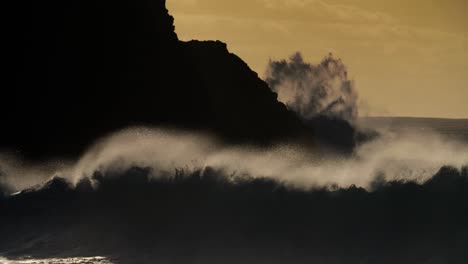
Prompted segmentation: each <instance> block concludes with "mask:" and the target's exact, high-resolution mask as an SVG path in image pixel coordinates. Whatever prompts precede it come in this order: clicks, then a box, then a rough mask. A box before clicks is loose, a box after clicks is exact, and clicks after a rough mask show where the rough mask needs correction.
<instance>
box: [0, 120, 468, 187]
mask: <svg viewBox="0 0 468 264" xmlns="http://www.w3.org/2000/svg"><path fill="white" fill-rule="evenodd" d="M0 164H1V165H0V168H1V177H0V179H1V181H0V183H1V184H2V185H4V186H7V187H8V189H9V190H10V191H19V190H22V189H25V188H29V187H32V186H34V185H37V184H41V183H43V182H45V181H46V180H47V179H48V178H50V177H53V176H60V177H64V178H66V179H68V180H69V181H70V182H72V183H77V182H78V181H79V180H80V179H82V178H83V177H91V176H92V175H93V173H94V172H97V171H99V172H101V173H103V174H106V175H107V174H116V173H119V172H124V171H126V170H128V169H130V168H132V167H141V168H146V167H148V168H151V169H152V177H172V176H173V175H174V172H175V171H176V170H183V171H185V172H187V173H190V172H194V171H199V170H202V171H203V170H204V169H206V168H212V169H216V170H220V171H223V172H224V173H225V174H226V175H231V176H234V177H235V176H240V177H241V176H249V177H254V178H257V177H262V178H263V177H267V178H271V179H274V180H277V181H278V182H283V183H284V184H286V185H290V186H294V187H299V188H304V189H309V188H312V187H327V186H333V185H334V186H338V187H345V188H346V187H349V186H351V185H356V186H359V187H364V188H369V187H370V184H371V183H372V182H373V181H374V180H375V179H376V177H379V179H385V180H387V181H392V180H398V181H415V182H418V183H423V182H424V181H426V180H428V179H429V178H430V177H432V176H433V175H434V174H435V173H436V172H437V171H438V170H439V169H440V168H441V167H443V166H453V167H456V168H461V167H462V166H465V165H467V164H468V145H467V144H466V142H461V141H459V140H456V139H450V138H447V137H445V136H443V135H440V134H438V133H437V132H435V131H425V132H424V133H421V131H416V130H415V131H405V132H402V133H395V132H392V131H384V130H383V131H380V136H379V137H377V138H376V139H374V140H371V141H368V142H365V143H363V144H360V145H358V146H357V147H356V149H355V150H354V152H353V154H352V155H336V154H333V155H332V154H329V155H328V154H326V153H321V152H319V151H317V149H305V148H302V147H300V146H291V145H277V146H272V147H270V148H258V147H252V146H228V145H224V144H223V143H221V141H218V140H217V139H216V138H213V137H210V136H206V135H202V134H196V133H189V132H180V131H173V130H172V131H171V130H165V129H158V128H130V129H127V130H123V131H120V132H116V133H114V134H112V135H110V136H108V137H105V138H103V139H101V140H99V141H98V142H97V143H96V144H94V145H93V146H92V147H91V148H90V149H89V150H88V151H86V152H85V153H84V155H82V156H81V157H80V158H79V159H78V160H76V161H70V160H67V161H51V162H46V163H43V164H28V163H25V162H22V161H21V160H20V159H18V158H17V157H14V156H12V155H3V156H2V157H1V163H0Z"/></svg>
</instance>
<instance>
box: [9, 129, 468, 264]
mask: <svg viewBox="0 0 468 264" xmlns="http://www.w3.org/2000/svg"><path fill="white" fill-rule="evenodd" d="M371 121H372V122H374V121H375V120H371ZM366 122H367V123H369V120H367V121H366ZM372 122H371V123H372ZM358 125H359V126H361V127H364V128H365V126H366V125H369V124H358ZM418 128H420V126H418ZM372 129H377V130H378V131H379V132H378V134H379V135H378V136H377V137H375V138H373V139H371V140H367V141H365V142H363V143H361V144H360V145H358V146H357V147H356V148H355V149H354V151H353V153H352V154H351V155H344V154H343V155H338V154H336V153H335V152H333V154H330V155H324V153H322V152H320V153H316V152H315V151H310V150H308V149H304V148H300V147H298V146H293V145H277V146H272V147H270V148H259V147H251V146H235V147H234V146H232V145H224V144H223V143H222V142H221V141H218V140H216V139H215V138H213V137H210V136H207V135H201V134H195V133H187V132H180V131H179V132H178V131H169V130H162V129H155V128H133V129H127V130H124V131H120V132H118V133H115V134H113V135H110V136H109V137H106V138H103V139H101V140H99V141H97V142H96V144H95V145H94V146H92V147H91V148H90V149H89V150H88V151H87V152H86V153H85V154H84V155H82V156H81V157H80V158H79V159H77V160H61V161H57V160H56V161H51V162H47V163H41V164H38V163H36V164H30V163H26V162H24V161H21V160H20V159H18V158H17V157H14V156H11V155H3V156H2V157H1V158H0V161H1V163H0V164H1V173H0V211H1V212H2V217H1V218H0V255H3V256H4V257H6V258H8V259H10V260H8V261H9V262H7V263H21V262H18V261H23V259H21V258H22V257H24V256H31V257H32V258H31V259H29V260H38V261H39V260H44V261H45V260H60V259H62V260H63V259H73V258H75V259H86V258H83V257H92V256H106V257H107V258H106V259H100V261H104V263H105V261H109V262H113V263H311V262H312V263H465V262H466V260H467V259H468V256H467V254H466V246H465V245H466V243H468V225H467V223H468V205H467V204H466V201H468V166H467V165H468V148H467V144H466V142H465V141H463V139H462V138H463V137H454V136H453V135H452V134H453V133H452V132H453V131H454V130H453V129H451V131H452V132H451V133H450V135H449V136H447V135H445V134H442V133H440V132H439V131H438V130H437V129H434V130H433V131H432V132H430V130H429V129H427V130H424V133H422V132H421V131H420V130H415V129H412V128H406V127H405V128H404V129H395V128H394V127H391V128H390V129H389V127H388V126H379V127H376V126H373V127H372ZM461 130H462V132H463V131H466V130H464V129H461ZM460 135H464V132H463V133H461V134H460ZM51 175H56V176H55V177H53V178H50V176H51ZM57 175H58V176H57ZM13 260H14V261H16V262H13ZM2 261H4V262H5V261H6V260H2ZM0 262H1V261H0ZM49 262H50V261H49ZM89 262H93V261H89ZM50 263H53V262H50ZM96 263H98V262H96Z"/></svg>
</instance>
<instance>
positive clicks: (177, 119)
mask: <svg viewBox="0 0 468 264" xmlns="http://www.w3.org/2000/svg"><path fill="white" fill-rule="evenodd" d="M5 10H6V11H7V13H8V16H7V20H8V21H9V25H8V30H7V33H6V38H5V40H6V42H7V49H5V53H7V54H6V56H5V57H6V60H5V61H4V63H5V64H6V66H7V68H8V70H7V72H5V73H4V74H5V78H3V81H2V88H3V89H2V90H3V94H2V99H3V100H2V103H1V104H0V105H1V106H0V111H1V113H2V115H3V118H2V130H1V131H0V147H1V148H2V149H5V148H7V149H15V150H17V149H19V150H20V151H21V152H22V153H24V154H26V155H28V156H31V157H37V156H41V157H45V156H46V155H58V154H60V155H63V154H68V155H76V154H78V153H79V152H81V151H82V150H83V148H85V147H86V146H87V145H88V144H90V143H91V142H92V141H93V140H95V139H96V138H97V137H100V136H103V135H104V134H106V133H109V132H111V131H114V130H116V129H119V128H123V127H126V126H131V125H165V126H171V127H179V128H190V129H197V130H204V131H209V132H214V133H215V134H217V135H219V136H220V137H222V138H224V139H226V140H229V141H235V142H256V143H260V144H263V143H271V142H275V141H278V140H281V141H283V140H284V141H286V140H291V139H297V138H298V136H299V137H307V136H304V135H307V134H308V132H307V130H306V129H304V128H303V126H302V124H301V122H300V121H299V120H298V119H297V117H296V116H295V115H294V114H293V113H292V112H290V111H288V110H287V109H286V107H285V106H284V105H283V104H281V103H279V102H278V101H277V100H276V94H275V93H273V92H271V91H270V89H269V88H268V86H267V85H266V84H265V83H264V82H263V81H262V80H261V79H259V78H258V76H257V75H256V74H255V73H254V72H253V71H251V70H250V69H249V67H248V66H247V65H246V64H245V63H244V62H243V61H242V60H241V59H239V58H238V57H237V56H235V55H233V54H230V53H229V52H228V50H227V48H226V45H225V44H223V43H221V42H211V41H208V42H198V41H191V42H181V41H179V40H178V38H177V35H176V34H175V32H174V24H173V18H172V17H171V16H170V15H169V14H168V11H167V9H166V7H165V1H164V0H152V1H151V0H133V1H130V0H121V1H111V0H97V1H96V0H70V1H59V0H49V1H32V0H26V1H21V2H18V1H12V2H9V3H8V4H7V6H6V7H5Z"/></svg>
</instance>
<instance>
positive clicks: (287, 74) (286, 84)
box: [266, 52, 358, 121]
mask: <svg viewBox="0 0 468 264" xmlns="http://www.w3.org/2000/svg"><path fill="white" fill-rule="evenodd" d="M266 82H267V83H268V84H269V86H270V88H271V89H272V90H273V91H274V92H276V93H278V99H279V100H280V101H281V102H283V103H285V104H286V105H287V106H288V107H290V108H291V109H292V110H294V111H295V112H297V113H298V114H299V115H300V116H302V118H304V119H311V118H313V117H315V116H317V115H326V116H331V117H337V118H340V119H344V120H348V121H352V120H354V119H355V118H356V117H357V115H358V106H357V105H358V103H357V102H358V95H357V93H356V90H355V87H354V83H353V81H352V80H349V79H348V72H347V69H346V66H345V65H344V64H343V62H342V61H341V59H336V58H334V57H333V55H332V54H331V53H330V54H329V55H328V56H327V57H325V58H324V59H323V60H322V61H321V62H320V64H317V65H313V64H310V63H308V62H305V61H304V59H303V57H302V55H301V53H299V52H297V53H295V54H294V55H292V56H291V57H290V58H289V60H279V61H270V62H269V65H268V69H267V73H266Z"/></svg>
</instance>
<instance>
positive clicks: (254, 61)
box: [167, 0, 468, 118]
mask: <svg viewBox="0 0 468 264" xmlns="http://www.w3.org/2000/svg"><path fill="white" fill-rule="evenodd" d="M167 6H168V9H169V11H170V13H171V14H172V15H173V16H174V17H175V26H176V32H177V34H178V35H179V38H180V39H182V40H191V39H199V40H222V41H223V42H226V43H227V44H228V48H229V50H230V51H231V52H233V53H236V54H237V55H239V56H240V57H241V58H242V59H244V60H245V61H246V62H247V63H248V64H249V65H250V67H251V68H252V69H254V70H255V71H257V72H258V73H259V75H260V76H263V75H264V73H265V69H266V65H267V63H268V60H269V59H270V58H271V59H283V58H288V57H289V56H290V55H291V54H292V53H293V52H295V51H300V52H302V53H303V55H304V57H305V59H306V60H307V61H309V62H311V63H319V62H320V60H321V59H322V58H323V57H325V56H326V55H327V54H328V53H329V52H332V53H333V54H334V56H335V57H339V58H341V59H342V60H343V61H344V63H345V64H346V65H347V67H348V71H349V74H350V76H351V77H352V79H353V80H354V81H355V83H356V88H357V90H358V92H359V94H360V98H361V100H362V105H363V107H361V109H360V111H361V115H392V116H424V117H429V116H431V117H449V118H468V39H467V38H468V16H467V15H466V12H467V10H468V1H467V0H235V1H234V0H167Z"/></svg>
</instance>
